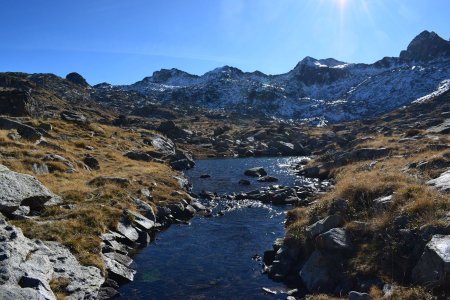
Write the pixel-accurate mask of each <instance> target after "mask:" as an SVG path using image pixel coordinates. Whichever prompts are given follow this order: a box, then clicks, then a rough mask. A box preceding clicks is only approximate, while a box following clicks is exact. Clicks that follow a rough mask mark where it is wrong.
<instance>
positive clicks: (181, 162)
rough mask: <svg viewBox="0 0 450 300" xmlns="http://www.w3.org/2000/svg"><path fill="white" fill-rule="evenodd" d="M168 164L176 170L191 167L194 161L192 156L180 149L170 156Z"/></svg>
mask: <svg viewBox="0 0 450 300" xmlns="http://www.w3.org/2000/svg"><path fill="white" fill-rule="evenodd" d="M170 160H171V162H170V166H171V167H172V168H174V169H175V170H177V171H183V170H188V169H191V168H193V167H194V166H195V162H194V160H193V159H192V156H191V155H190V154H189V153H188V152H186V151H182V150H176V151H175V155H174V156H172V157H171V158H170Z"/></svg>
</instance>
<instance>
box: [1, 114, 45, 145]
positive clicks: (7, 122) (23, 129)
mask: <svg viewBox="0 0 450 300" xmlns="http://www.w3.org/2000/svg"><path fill="white" fill-rule="evenodd" d="M0 129H6V130H11V129H15V130H17V132H18V133H19V134H20V136H21V137H23V138H25V139H27V140H30V141H33V142H36V141H38V140H40V139H41V138H42V134H41V133H40V132H39V131H37V130H36V129H34V128H33V127H31V126H28V125H25V124H22V123H20V122H18V121H15V120H12V119H8V118H5V117H0Z"/></svg>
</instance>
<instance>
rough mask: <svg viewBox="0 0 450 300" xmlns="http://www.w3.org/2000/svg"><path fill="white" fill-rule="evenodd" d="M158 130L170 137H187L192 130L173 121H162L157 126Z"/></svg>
mask: <svg viewBox="0 0 450 300" xmlns="http://www.w3.org/2000/svg"><path fill="white" fill-rule="evenodd" d="M157 130H158V131H160V132H162V133H164V134H165V135H167V136H168V137H169V138H171V139H178V138H182V139H183V138H187V137H190V136H191V135H192V132H190V131H189V130H186V129H181V128H179V127H178V126H176V125H175V123H174V122H173V121H164V122H162V123H161V124H160V125H159V127H158V128H157Z"/></svg>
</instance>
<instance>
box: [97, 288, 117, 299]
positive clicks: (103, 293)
mask: <svg viewBox="0 0 450 300" xmlns="http://www.w3.org/2000/svg"><path fill="white" fill-rule="evenodd" d="M117 296H119V292H118V291H117V290H116V289H115V288H112V287H109V286H105V287H102V288H101V289H100V291H99V292H98V299H99V300H106V299H113V298H115V297H117Z"/></svg>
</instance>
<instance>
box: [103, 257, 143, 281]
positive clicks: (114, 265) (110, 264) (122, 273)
mask: <svg viewBox="0 0 450 300" xmlns="http://www.w3.org/2000/svg"><path fill="white" fill-rule="evenodd" d="M102 258H103V261H104V262H105V267H106V269H107V270H108V275H109V277H110V278H112V279H113V280H115V281H117V282H120V283H126V282H130V281H133V279H134V275H135V274H136V271H135V270H133V269H131V268H129V267H127V266H125V265H123V264H121V263H120V262H118V261H117V260H115V259H111V258H109V257H107V256H105V255H102Z"/></svg>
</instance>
